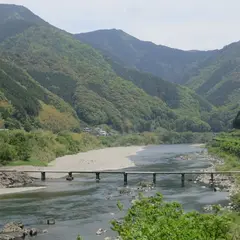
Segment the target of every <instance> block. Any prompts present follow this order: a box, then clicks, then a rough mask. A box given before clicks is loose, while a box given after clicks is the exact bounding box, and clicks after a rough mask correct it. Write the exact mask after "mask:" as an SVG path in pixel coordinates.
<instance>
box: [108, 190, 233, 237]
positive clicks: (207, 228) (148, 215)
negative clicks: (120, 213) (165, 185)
mask: <svg viewBox="0 0 240 240" xmlns="http://www.w3.org/2000/svg"><path fill="white" fill-rule="evenodd" d="M112 226H113V227H112V228H113V230H114V231H116V232H117V233H118V234H119V236H121V239H123V240H131V239H132V240H152V239H156V240H158V239H161V240H193V239H194V240H204V239H206V240H223V239H224V240H230V239H231V240H233V239H237V238H236V237H235V236H234V233H232V219H231V218H230V217H228V216H227V215H221V214H220V213H218V211H216V212H215V213H213V214H201V213H199V212H195V211H194V212H187V213H185V212H184V210H183V208H182V206H181V204H179V203H177V202H164V201H163V197H162V195H161V194H157V195H156V196H154V197H148V198H146V197H142V196H140V200H137V201H136V202H135V203H134V204H133V206H132V207H131V208H130V209H129V210H128V211H127V214H126V216H125V217H124V219H123V221H122V222H121V223H119V222H118V221H116V220H114V221H112Z"/></svg>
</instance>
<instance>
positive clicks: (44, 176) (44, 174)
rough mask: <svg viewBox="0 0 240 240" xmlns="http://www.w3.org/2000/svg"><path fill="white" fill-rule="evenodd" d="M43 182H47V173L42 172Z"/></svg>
mask: <svg viewBox="0 0 240 240" xmlns="http://www.w3.org/2000/svg"><path fill="white" fill-rule="evenodd" d="M41 180H42V181H45V180H46V172H41Z"/></svg>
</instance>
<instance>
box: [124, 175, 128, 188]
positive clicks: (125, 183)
mask: <svg viewBox="0 0 240 240" xmlns="http://www.w3.org/2000/svg"><path fill="white" fill-rule="evenodd" d="M123 177H124V186H127V184H128V180H127V173H124V175H123Z"/></svg>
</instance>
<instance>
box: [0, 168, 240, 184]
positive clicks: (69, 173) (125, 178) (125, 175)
mask: <svg viewBox="0 0 240 240" xmlns="http://www.w3.org/2000/svg"><path fill="white" fill-rule="evenodd" d="M0 172H24V173H40V174H41V180H42V181H45V180H46V175H47V173H64V174H65V173H66V175H67V178H66V180H73V179H74V178H73V173H74V174H94V175H95V176H96V181H97V182H99V181H100V174H101V175H104V174H116V175H123V182H124V185H127V184H128V175H136V174H138V175H152V177H153V184H156V182H157V175H179V176H180V177H181V183H182V186H184V183H185V176H186V175H193V174H194V175H201V174H204V175H209V176H210V179H209V180H210V183H211V184H212V185H213V184H214V175H217V174H220V175H233V174H240V171H215V172H202V171H186V172H150V171H148V172H144V171H77V170H76V171H75V170H74V171H67V170H66V171H62V170H26V171H17V170H11V169H8V170H0Z"/></svg>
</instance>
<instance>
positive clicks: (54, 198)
mask: <svg viewBox="0 0 240 240" xmlns="http://www.w3.org/2000/svg"><path fill="white" fill-rule="evenodd" d="M201 151H203V149H202V148H198V147H193V146H190V145H161V146H151V147H147V148H145V150H144V151H141V152H139V153H138V154H137V155H135V156H131V157H130V158H131V159H132V160H133V161H134V162H135V164H136V167H134V168H131V170H137V171H141V170H144V171H183V170H190V171H194V170H199V169H202V168H206V167H208V166H209V162H208V160H207V159H205V158H204V156H203V155H202V154H201V153H200V152H201ZM186 154H188V155H190V156H191V159H190V160H181V159H180V158H179V156H180V155H186ZM113 161H114V159H113ZM74 177H75V179H74V181H73V182H67V181H65V180H64V179H63V180H51V181H50V180H49V181H46V182H45V183H44V185H46V186H47V188H46V189H44V190H41V192H32V193H21V194H16V195H11V196H4V197H3V196H2V197H1V198H0V226H1V225H3V224H5V223H6V222H9V221H11V220H19V221H22V222H23V223H24V224H25V225H31V226H36V227H39V228H43V229H48V231H49V233H48V234H46V235H42V236H38V237H37V238H36V239H37V240H49V239H50V240H75V239H76V236H77V235H78V234H79V233H80V234H81V235H82V236H83V237H84V239H85V240H95V239H98V240H102V239H104V237H106V236H114V233H113V232H111V230H110V224H109V221H110V220H111V219H112V218H113V217H116V218H117V217H121V216H122V215H121V214H122V213H121V214H120V213H119V211H118V209H117V207H116V203H117V201H118V200H120V201H121V202H122V203H124V205H125V206H126V207H127V206H129V204H130V201H131V200H132V199H133V198H134V195H137V193H133V194H132V195H130V196H125V195H120V194H119V188H122V187H123V176H116V175H103V176H101V182H100V183H96V182H95V181H94V177H95V176H93V175H84V176H83V175H80V176H79V175H78V176H74ZM191 177H192V176H186V183H185V187H184V188H182V187H181V178H180V176H175V175H166V176H157V185H156V189H154V190H153V191H151V192H148V193H146V194H148V195H153V194H154V193H156V192H161V193H162V194H164V197H165V199H166V200H169V201H174V200H177V201H179V202H181V203H182V204H183V206H184V208H185V210H187V211H189V210H193V209H196V210H201V209H202V207H203V206H204V205H206V204H213V203H226V197H227V193H223V192H213V191H212V189H210V188H208V187H207V188H203V186H201V185H199V184H194V183H193V182H189V181H187V179H188V178H191ZM141 180H145V181H152V176H151V175H150V176H138V175H134V176H131V175H130V176H128V184H129V187H132V188H136V185H137V183H138V182H140V181H141ZM39 184H41V185H42V183H40V182H39ZM113 214H114V215H113ZM47 218H54V219H55V220H56V224H55V225H53V226H47V225H46V219H47ZM99 228H104V229H107V230H108V232H107V233H106V235H103V236H96V231H97V230H98V229H99Z"/></svg>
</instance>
